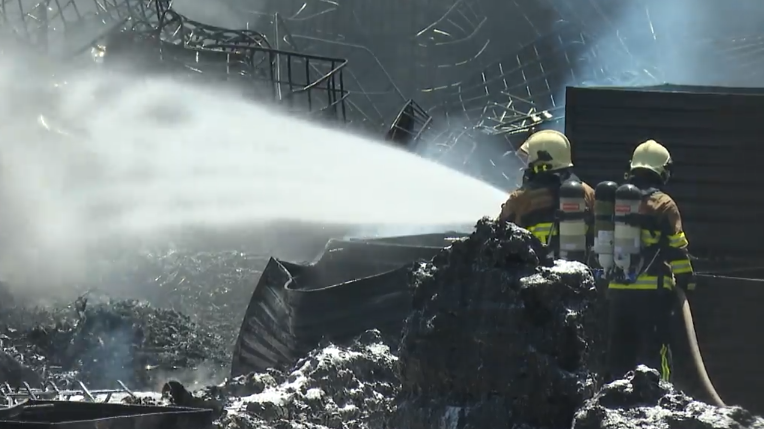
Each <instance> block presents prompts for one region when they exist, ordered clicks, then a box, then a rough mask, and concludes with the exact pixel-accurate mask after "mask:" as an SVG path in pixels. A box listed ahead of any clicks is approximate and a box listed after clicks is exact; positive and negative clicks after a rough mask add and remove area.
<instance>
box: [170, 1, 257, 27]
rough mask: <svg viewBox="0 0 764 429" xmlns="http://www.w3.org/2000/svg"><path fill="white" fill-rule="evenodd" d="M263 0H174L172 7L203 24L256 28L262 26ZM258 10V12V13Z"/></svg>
mask: <svg viewBox="0 0 764 429" xmlns="http://www.w3.org/2000/svg"><path fill="white" fill-rule="evenodd" d="M266 4H267V2H266V1H265V0H255V1H251V0H228V1H225V2H209V1H204V0H174V1H173V2H172V8H173V10H175V11H176V12H178V13H180V14H182V15H184V16H186V17H187V18H189V19H191V20H194V21H197V22H201V23H203V24H207V25H211V26H215V27H220V28H228V29H232V30H257V29H260V28H264V27H263V26H262V25H261V23H262V22H263V19H264V16H263V15H261V14H260V13H262V12H263V11H264V9H265V8H264V6H266ZM258 12H260V13H258Z"/></svg>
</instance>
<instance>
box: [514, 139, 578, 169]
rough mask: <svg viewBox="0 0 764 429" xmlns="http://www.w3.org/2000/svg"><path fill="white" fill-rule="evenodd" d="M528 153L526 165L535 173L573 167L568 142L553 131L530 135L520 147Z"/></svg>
mask: <svg viewBox="0 0 764 429" xmlns="http://www.w3.org/2000/svg"><path fill="white" fill-rule="evenodd" d="M520 150H521V151H526V152H527V153H528V165H529V166H531V167H533V169H534V170H535V171H555V170H561V169H563V168H568V167H572V166H573V162H571V156H570V141H569V140H568V138H567V137H565V134H563V133H561V132H559V131H555V130H541V131H538V132H535V133H533V134H531V136H530V137H528V139H527V140H526V141H525V143H523V145H522V146H520Z"/></svg>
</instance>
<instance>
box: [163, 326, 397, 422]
mask: <svg viewBox="0 0 764 429" xmlns="http://www.w3.org/2000/svg"><path fill="white" fill-rule="evenodd" d="M390 346H391V344H388V343H386V342H385V338H384V337H383V336H382V335H381V334H380V333H379V331H376V330H373V331H368V332H365V333H364V334H362V335H360V336H359V337H357V338H356V339H355V340H354V341H353V342H352V343H351V344H349V345H348V346H337V345H334V344H322V345H321V346H320V347H318V348H317V349H316V350H314V351H313V352H311V353H309V354H308V356H307V357H305V358H303V359H301V360H300V361H299V362H297V363H296V364H295V365H294V366H293V368H292V369H291V370H289V371H284V372H282V371H277V370H270V371H268V372H266V373H262V374H250V375H246V376H240V377H237V378H235V379H233V380H230V381H228V382H226V383H224V384H222V385H220V386H213V387H209V388H207V389H204V390H203V391H200V392H196V394H195V395H194V396H195V397H194V399H191V398H188V397H186V399H185V401H186V402H185V403H186V404H194V403H195V404H196V405H197V406H211V407H212V408H215V405H214V404H215V403H216V402H217V403H221V404H222V405H223V407H224V410H225V411H224V412H223V414H222V416H221V417H220V419H219V420H218V427H221V428H239V429H244V428H258V429H265V428H283V427H290V428H316V429H318V428H337V429H341V428H343V429H344V428H382V427H383V424H384V421H385V418H386V416H388V415H390V414H391V413H392V410H393V408H394V405H395V404H394V401H395V397H396V394H397V391H398V379H397V376H396V373H395V364H396V361H397V358H396V357H395V356H394V355H393V354H392V353H391V347H390ZM393 346H395V345H393ZM178 396H180V398H183V397H184V396H187V395H174V396H173V397H174V398H178ZM180 398H178V399H180ZM180 400H181V401H183V399H180ZM175 402H177V399H176V401H175ZM179 405H180V404H179Z"/></svg>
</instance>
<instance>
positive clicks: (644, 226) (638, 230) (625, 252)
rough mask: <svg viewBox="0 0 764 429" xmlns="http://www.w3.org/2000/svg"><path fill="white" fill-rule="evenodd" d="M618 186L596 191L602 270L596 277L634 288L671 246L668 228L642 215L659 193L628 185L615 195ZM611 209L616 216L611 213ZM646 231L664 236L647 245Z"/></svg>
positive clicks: (604, 184) (599, 187)
mask: <svg viewBox="0 0 764 429" xmlns="http://www.w3.org/2000/svg"><path fill="white" fill-rule="evenodd" d="M614 186H616V184H615V183H614V182H602V183H600V184H599V185H597V189H596V191H595V243H594V247H593V251H594V253H595V254H596V255H597V256H598V261H599V264H600V267H601V268H600V269H597V270H595V277H597V278H598V279H603V278H604V279H606V280H608V281H610V282H617V283H621V284H633V283H635V282H636V281H637V279H638V278H639V276H640V275H642V274H644V273H646V272H648V271H649V270H650V268H651V267H652V266H653V264H654V263H655V261H656V260H657V259H658V257H659V255H660V253H661V250H662V249H663V248H664V247H665V246H666V245H667V244H668V237H667V235H666V234H665V233H664V232H663V229H664V228H662V227H661V225H658V224H656V221H655V220H654V219H653V218H651V217H649V216H646V215H644V214H641V213H640V212H639V208H640V206H641V204H642V202H643V201H645V200H646V199H647V198H650V197H651V196H652V195H654V194H655V193H656V192H659V189H658V188H655V187H649V188H645V189H640V188H639V187H637V186H636V185H635V184H633V183H626V184H623V185H621V186H619V187H618V188H617V189H615V192H612V191H613V188H614ZM609 199H610V201H608V200H609ZM608 203H610V204H608ZM609 209H611V210H612V212H610V213H608V212H607V211H608V210H609ZM643 230H647V231H661V235H660V237H659V238H658V240H657V241H656V242H650V243H645V242H644V240H643V236H642V231H643Z"/></svg>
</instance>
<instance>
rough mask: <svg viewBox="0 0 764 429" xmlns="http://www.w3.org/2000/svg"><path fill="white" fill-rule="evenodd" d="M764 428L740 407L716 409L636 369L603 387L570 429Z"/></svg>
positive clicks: (654, 374) (651, 373)
mask: <svg viewBox="0 0 764 429" xmlns="http://www.w3.org/2000/svg"><path fill="white" fill-rule="evenodd" d="M616 428H617V429H623V428H629V429H654V428H667V429H729V428H764V419H762V418H760V417H756V416H754V415H753V414H751V413H749V412H748V411H746V410H744V409H742V408H740V407H725V408H719V407H715V406H713V405H708V404H706V403H703V402H699V401H695V400H694V399H692V398H691V397H689V396H687V395H685V394H684V393H682V392H680V391H678V390H676V389H675V388H674V386H673V385H671V384H670V383H667V382H664V381H661V379H660V375H659V374H658V371H656V370H654V369H650V368H648V367H646V366H644V365H640V366H638V367H637V368H636V369H635V370H634V371H631V372H629V373H628V374H626V376H625V377H624V378H623V379H621V380H616V381H614V382H612V383H609V384H607V385H605V386H604V387H603V388H602V390H600V391H599V392H598V393H597V395H596V396H595V397H594V398H592V399H591V400H589V401H588V402H587V403H586V404H585V405H584V406H583V407H581V409H580V410H579V411H578V412H577V413H576V416H575V420H574V423H573V429H616Z"/></svg>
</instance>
